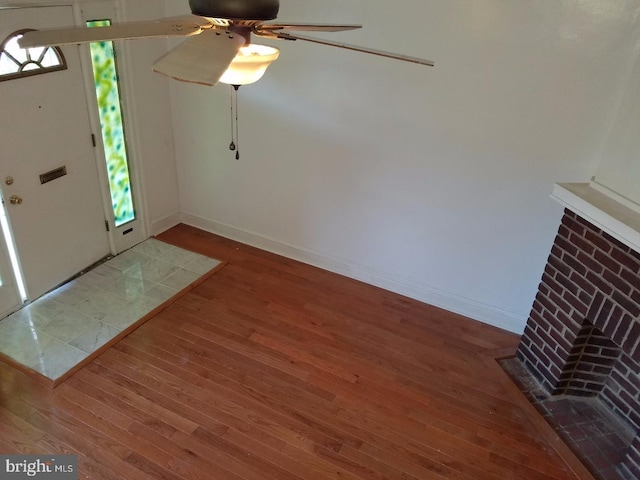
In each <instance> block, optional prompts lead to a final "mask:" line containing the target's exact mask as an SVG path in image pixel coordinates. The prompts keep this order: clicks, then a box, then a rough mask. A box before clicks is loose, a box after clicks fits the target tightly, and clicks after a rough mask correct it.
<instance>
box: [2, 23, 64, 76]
mask: <svg viewBox="0 0 640 480" xmlns="http://www.w3.org/2000/svg"><path fill="white" fill-rule="evenodd" d="M27 31H28V30H19V31H17V32H14V33H12V34H11V35H9V36H8V37H7V38H6V39H5V41H4V42H2V43H1V44H0V82H2V81H5V80H13V79H15V78H22V77H29V76H32V75H39V74H41V73H48V72H55V71H57V70H66V68H67V62H66V60H65V58H64V54H63V53H62V50H60V48H58V47H37V48H20V46H19V45H18V39H19V38H20V37H21V36H22V34H23V33H24V32H27Z"/></svg>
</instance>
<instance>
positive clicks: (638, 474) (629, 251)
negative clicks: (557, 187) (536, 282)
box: [518, 210, 640, 480]
mask: <svg viewBox="0 0 640 480" xmlns="http://www.w3.org/2000/svg"><path fill="white" fill-rule="evenodd" d="M518 357H519V358H520V360H521V361H522V362H523V363H524V364H525V365H526V366H527V368H528V369H529V371H530V372H531V373H533V374H534V375H535V376H536V377H537V378H538V379H539V380H540V381H541V382H542V383H543V384H544V386H545V387H546V389H547V390H548V391H549V392H551V393H552V394H554V395H555V394H568V395H578V396H598V397H599V398H600V399H601V400H602V401H603V402H604V403H605V404H606V405H607V406H608V407H609V409H610V410H611V411H612V412H613V413H615V414H616V415H617V416H618V417H619V418H621V419H622V420H623V421H624V422H625V423H627V424H628V425H629V426H631V427H632V428H633V429H635V431H636V432H638V431H640V366H639V364H640V253H639V252H638V251H636V250H634V249H633V248H631V247H629V246H627V245H625V244H623V243H621V242H619V241H618V240H616V239H615V238H614V237H612V236H611V235H609V234H608V233H606V232H604V231H603V230H601V229H599V228H597V227H596V226H594V225H592V224H591V223H590V222H588V221H587V220H585V219H584V218H582V217H581V216H579V215H577V214H575V213H573V212H572V211H570V210H565V213H564V216H563V218H562V223H561V225H560V227H559V230H558V234H557V236H556V239H555V242H554V245H553V248H552V250H551V254H550V255H549V259H548V263H547V265H546V268H545V271H544V274H543V277H542V281H541V283H540V286H539V290H538V293H537V295H536V298H535V301H534V304H533V307H532V310H531V313H530V316H529V320H528V322H527V326H526V328H525V331H524V334H523V337H522V341H521V343H520V346H519V348H518ZM624 467H625V468H626V469H627V470H628V472H629V475H630V476H631V478H635V479H636V480H640V437H639V436H636V438H635V439H634V441H633V442H632V444H631V445H630V446H629V449H628V452H627V455H626V459H625V460H624Z"/></svg>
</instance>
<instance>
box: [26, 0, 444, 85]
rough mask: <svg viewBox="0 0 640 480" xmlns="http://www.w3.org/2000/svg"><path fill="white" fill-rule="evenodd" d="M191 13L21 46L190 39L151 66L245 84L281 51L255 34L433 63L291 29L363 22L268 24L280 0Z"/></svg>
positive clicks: (215, 1) (37, 35)
mask: <svg viewBox="0 0 640 480" xmlns="http://www.w3.org/2000/svg"><path fill="white" fill-rule="evenodd" d="M189 6H190V8H191V12H192V15H191V16H186V17H180V18H165V19H161V20H157V21H150V22H136V23H122V24H115V25H111V26H106V27H96V28H66V29H55V30H34V31H29V32H25V33H24V34H23V36H22V38H21V39H20V40H19V45H20V46H21V47H22V48H31V47H43V46H53V45H56V46H59V45H69V44H79V43H90V42H97V41H111V40H121V39H136V38H152V37H187V39H186V40H185V41H184V42H183V43H182V44H180V45H178V46H177V47H176V48H174V49H173V50H171V51H170V52H169V53H167V54H166V55H165V56H163V57H162V58H160V59H159V60H158V61H157V62H156V63H155V64H154V65H153V70H154V71H156V72H158V73H161V74H163V75H166V76H168V77H171V78H174V79H176V80H181V81H185V82H190V83H196V84H202V85H210V86H212V85H215V84H216V83H217V82H219V81H221V82H223V83H228V84H231V85H246V84H248V83H253V82H255V81H257V80H258V79H260V78H261V77H262V75H263V74H264V72H265V70H266V68H267V67H268V66H269V64H270V63H271V62H273V61H274V60H276V59H277V58H278V55H279V51H278V50H277V49H275V48H272V47H266V46H262V45H255V44H252V43H251V36H252V35H255V36H257V37H265V38H272V39H282V40H301V41H305V42H313V43H318V44H322V45H328V46H333V47H339V48H343V49H348V50H353V51H356V52H362V53H368V54H373V55H378V56H382V57H387V58H392V59H396V60H401V61H404V62H412V63H416V64H420V65H427V66H433V65H434V63H433V62H432V61H430V60H425V59H422V58H417V57H411V56H407V55H400V54H396V53H391V52H385V51H381V50H373V49H370V48H365V47H360V46H357V45H348V44H345V43H339V42H332V41H328V40H324V39H318V38H312V37H307V36H302V35H299V34H298V33H292V32H307V31H316V32H338V31H344V30H354V29H358V28H362V25H347V24H345V25H340V24H335V25H328V24H313V23H265V22H267V21H269V20H275V19H276V18H277V16H278V11H279V8H280V2H279V0H189Z"/></svg>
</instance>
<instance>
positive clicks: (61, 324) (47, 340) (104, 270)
mask: <svg viewBox="0 0 640 480" xmlns="http://www.w3.org/2000/svg"><path fill="white" fill-rule="evenodd" d="M220 263H221V262H220V261H219V260H215V259H213V258H210V257H206V256H204V255H199V254H197V253H194V252H190V251H188V250H184V249H182V248H178V247H175V246H173V245H169V244H168V243H164V242H162V241H160V240H156V239H153V238H150V239H148V240H145V241H144V242H142V243H140V244H139V245H137V246H135V247H133V248H132V249H130V250H127V251H126V252H123V253H121V254H120V255H117V256H115V257H113V258H111V259H110V260H108V261H106V262H105V263H103V264H101V265H99V266H98V267H96V268H94V269H92V270H90V271H89V272H87V273H85V274H84V275H82V276H80V277H78V278H76V279H74V280H72V281H70V282H68V283H66V284H64V285H62V286H61V287H59V288H57V289H56V290H54V291H52V292H50V293H48V294H46V295H44V296H43V297H41V298H39V299H38V300H36V301H35V302H33V303H31V304H29V305H27V306H25V307H24V308H22V309H21V310H19V311H17V312H15V313H13V314H11V315H9V316H8V317H6V318H4V319H3V320H1V321H0V353H2V354H4V355H6V356H7V357H10V358H11V359H12V360H14V361H15V362H18V363H20V364H22V365H25V366H27V367H29V368H31V369H32V370H35V371H36V372H38V373H40V374H42V375H44V376H45V377H48V378H49V379H51V380H54V381H55V380H56V379H58V378H60V377H61V376H62V375H64V374H65V373H66V372H68V371H69V370H70V369H72V368H73V367H75V366H76V365H77V364H79V363H80V362H82V361H83V360H84V359H85V358H87V357H88V356H89V355H91V354H92V353H94V352H95V351H96V350H98V349H99V348H100V347H101V346H103V345H105V344H106V343H107V342H109V341H110V340H112V339H113V338H114V337H116V336H117V335H118V334H119V333H121V332H122V331H124V330H126V329H127V328H129V327H130V326H131V325H133V324H134V323H136V322H137V321H138V320H140V319H141V318H143V317H144V316H145V315H146V314H148V313H149V312H151V311H152V310H154V309H155V308H157V307H158V306H159V305H161V304H162V303H164V302H166V301H167V300H169V299H170V298H171V297H173V296H174V295H176V294H177V293H178V292H179V291H180V290H182V289H184V288H185V287H187V286H188V285H190V284H191V283H193V282H194V281H196V280H197V279H198V278H200V277H201V276H202V275H204V274H205V273H207V272H210V271H211V270H212V269H213V268H215V267H217V266H218V265H220Z"/></svg>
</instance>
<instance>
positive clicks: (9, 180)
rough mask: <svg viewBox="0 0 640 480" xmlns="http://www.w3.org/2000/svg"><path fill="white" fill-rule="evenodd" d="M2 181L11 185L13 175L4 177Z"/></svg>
mask: <svg viewBox="0 0 640 480" xmlns="http://www.w3.org/2000/svg"><path fill="white" fill-rule="evenodd" d="M4 183H6V184H7V185H13V177H7V178H5V179H4Z"/></svg>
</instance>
